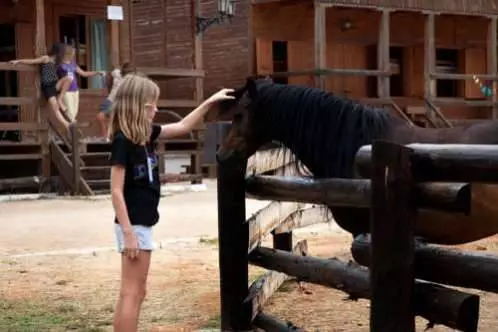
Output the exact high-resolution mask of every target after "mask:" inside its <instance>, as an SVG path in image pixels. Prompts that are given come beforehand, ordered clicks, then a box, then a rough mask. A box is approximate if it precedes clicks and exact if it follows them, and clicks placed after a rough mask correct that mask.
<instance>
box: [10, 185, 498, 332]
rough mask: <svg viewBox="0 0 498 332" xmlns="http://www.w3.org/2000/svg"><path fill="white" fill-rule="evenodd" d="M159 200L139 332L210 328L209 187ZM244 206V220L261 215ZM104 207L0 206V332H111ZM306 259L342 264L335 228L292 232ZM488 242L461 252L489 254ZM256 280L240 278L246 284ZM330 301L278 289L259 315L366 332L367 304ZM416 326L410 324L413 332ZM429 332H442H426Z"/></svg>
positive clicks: (491, 327) (316, 290) (340, 297)
mask: <svg viewBox="0 0 498 332" xmlns="http://www.w3.org/2000/svg"><path fill="white" fill-rule="evenodd" d="M206 183H207V190H206V191H203V192H191V193H183V194H176V195H172V196H167V197H164V198H163V199H162V203H161V205H160V213H161V217H162V218H161V221H160V222H159V224H158V225H157V226H156V227H155V230H154V232H155V238H156V240H157V245H158V250H157V251H156V252H155V253H154V255H153V262H152V267H151V272H150V280H149V290H148V297H147V300H146V302H145V304H144V310H143V315H142V319H141V330H140V331H194V330H198V329H209V328H216V327H217V326H219V298H218V266H217V261H218V250H217V241H216V237H217V211H216V209H217V206H216V184H215V182H213V181H206ZM266 203H267V202H264V201H254V200H247V215H248V216H250V215H251V214H252V213H254V212H255V211H257V210H258V209H259V208H261V207H263V206H265V205H266ZM112 218H113V212H112V208H111V202H110V201H109V200H108V199H102V200H75V199H48V200H36V201H18V202H9V203H0V220H1V226H0V227H1V228H0V230H1V231H0V271H1V273H0V331H12V332H14V331H86V332H89V331H93V332H96V331H111V324H112V312H113V306H114V303H115V299H116V296H117V291H118V280H119V256H118V254H117V253H116V252H115V250H114V233H113V224H112ZM296 238H297V239H300V238H306V239H308V246H309V250H310V254H312V255H316V256H322V257H332V256H339V257H342V258H344V259H349V258H350V257H349V246H350V242H351V238H350V236H349V235H348V234H346V233H344V232H342V231H341V230H340V229H338V228H337V226H335V225H325V224H322V225H319V226H314V227H311V228H307V229H303V230H301V231H299V232H296ZM495 242H496V239H495V238H492V239H487V240H486V241H480V242H479V243H473V244H469V245H467V246H466V247H467V248H469V249H476V248H479V249H480V250H487V251H489V252H498V249H497V246H496V245H494V243H495ZM262 272H263V271H262V270H261V269H258V268H254V267H251V268H250V277H251V278H252V279H255V278H256V277H257V276H259V275H260V274H261V273H262ZM470 292H473V293H478V294H480V295H481V318H480V324H479V326H480V328H479V331H484V332H494V331H496V326H497V323H498V312H496V311H493V309H494V308H495V307H496V306H497V304H498V296H496V295H490V294H487V293H484V292H478V291H473V290H472V291H470ZM345 299H346V295H345V294H344V293H342V292H340V291H335V290H331V289H327V288H324V287H320V286H315V285H310V284H304V289H303V288H301V287H298V286H297V284H296V283H295V282H290V283H288V284H286V285H285V286H284V287H283V288H282V290H281V291H279V292H278V293H277V294H276V295H275V297H273V298H272V299H271V300H270V303H269V305H268V306H267V308H266V309H265V311H266V312H268V313H271V314H274V315H275V316H277V317H279V318H281V319H284V320H290V321H292V322H293V323H294V324H295V325H297V326H300V327H303V328H304V329H305V330H306V331H351V332H353V331H354V332H356V331H358V332H361V331H368V330H369V328H368V310H369V302H368V301H358V302H352V301H345ZM425 324H426V321H424V320H423V319H418V320H417V331H423V330H424V329H425ZM434 331H451V330H450V329H447V328H444V327H436V328H435V329H434Z"/></svg>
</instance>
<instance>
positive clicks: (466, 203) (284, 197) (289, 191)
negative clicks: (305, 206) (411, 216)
mask: <svg viewBox="0 0 498 332" xmlns="http://www.w3.org/2000/svg"><path fill="white" fill-rule="evenodd" d="M495 151H496V149H495ZM369 153H370V151H369V150H366V149H364V148H361V149H360V152H359V153H358V156H357V166H358V169H359V171H360V172H364V169H363V168H364V167H371V166H372V162H371V160H370V159H367V158H370V154H369ZM488 153H489V152H488ZM365 164H366V165H365ZM360 174H361V173H360ZM245 189H246V197H250V198H256V199H261V200H277V201H280V202H303V203H310V204H323V205H326V206H339V207H357V208H367V207H371V206H372V205H371V204H372V202H371V192H372V185H371V181H370V180H369V179H337V178H335V179H334V178H331V179H316V180H312V179H306V178H303V177H278V176H265V175H256V176H250V177H248V178H247V179H246V185H245ZM413 194H414V197H413V199H414V202H413V203H414V204H416V206H417V207H424V208H430V209H438V210H443V211H452V212H460V213H464V214H469V212H470V200H471V195H470V194H471V190H470V185H468V184H467V183H434V182H428V183H419V184H416V185H415V190H413ZM324 217H325V215H324ZM324 219H325V218H324Z"/></svg>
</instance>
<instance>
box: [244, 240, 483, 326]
mask: <svg viewBox="0 0 498 332" xmlns="http://www.w3.org/2000/svg"><path fill="white" fill-rule="evenodd" d="M249 262H250V263H251V264H254V265H256V266H259V267H263V268H265V269H269V270H274V271H278V272H281V273H285V274H287V275H289V276H293V277H296V278H297V279H298V280H300V281H305V282H310V283H314V284H318V285H322V286H326V287H332V288H334V289H337V290H340V291H343V292H345V293H347V294H349V296H350V298H351V299H353V300H357V299H371V298H372V289H371V283H370V281H369V272H368V269H366V268H362V267H360V266H359V265H358V264H355V263H353V262H348V263H347V262H343V261H341V260H339V259H337V258H331V259H323V258H317V257H310V256H299V255H296V254H292V253H288V252H285V251H283V250H277V249H272V248H265V247H259V248H257V249H255V250H254V251H253V252H252V253H251V254H250V255H249ZM386 282H391V280H386ZM393 305H395V303H394V304H393ZM413 310H414V312H415V313H416V314H417V315H420V316H421V317H424V318H426V319H427V320H429V321H430V322H431V323H435V324H443V325H445V326H448V327H450V328H454V329H458V330H461V331H477V323H478V317H479V315H478V313H479V296H477V295H473V294H467V293H464V292H460V291H457V290H454V289H451V288H446V287H443V286H439V285H435V284H431V283H427V282H422V281H416V282H415V286H414V296H413ZM386 331H387V329H386Z"/></svg>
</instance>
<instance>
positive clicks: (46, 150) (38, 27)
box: [35, 0, 51, 179]
mask: <svg viewBox="0 0 498 332" xmlns="http://www.w3.org/2000/svg"><path fill="white" fill-rule="evenodd" d="M35 20H36V22H35V31H36V32H35V56H36V57H39V56H42V55H44V54H47V39H46V36H45V1H44V0H35ZM35 91H36V100H37V103H36V106H35V107H36V108H37V110H36V113H38V115H37V117H38V119H39V121H40V123H42V124H44V125H46V126H48V125H49V119H48V114H47V112H46V110H45V109H44V108H45V107H47V105H46V103H45V102H43V103H44V107H42V97H41V91H40V72H39V71H38V70H37V71H36V72H35ZM39 137H40V146H41V153H42V155H43V157H42V162H41V173H42V177H44V178H46V179H48V178H50V173H51V171H50V170H51V156H50V147H49V130H44V131H43V132H40V136H39Z"/></svg>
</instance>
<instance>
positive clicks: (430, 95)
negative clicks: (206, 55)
mask: <svg viewBox="0 0 498 332" xmlns="http://www.w3.org/2000/svg"><path fill="white" fill-rule="evenodd" d="M360 2H361V3H358V2H357V1H355V4H351V3H352V1H333V2H332V1H326V0H320V1H318V0H317V1H314V2H306V3H303V2H295V1H271V0H270V1H259V0H253V1H252V4H253V5H252V18H251V21H252V34H253V38H254V44H255V47H254V54H253V55H252V56H253V58H254V59H255V60H254V63H255V69H254V72H256V73H257V74H260V75H270V76H272V77H273V78H274V79H276V80H278V81H281V82H283V83H291V84H301V85H307V86H316V87H320V88H324V89H326V90H329V91H332V92H334V93H336V94H339V95H344V96H346V97H348V98H351V99H356V100H359V101H362V102H364V103H367V104H372V105H375V106H384V107H386V109H388V110H390V111H392V112H393V113H394V114H397V115H399V116H400V117H402V118H405V119H406V120H407V121H408V122H415V123H417V124H419V125H423V126H436V127H441V126H443V127H447V126H452V125H454V124H456V123H462V122H468V121H480V120H487V119H496V118H497V116H498V103H497V100H496V95H493V96H492V97H486V96H484V95H483V94H482V93H481V91H480V90H479V87H478V86H477V85H476V84H475V83H474V82H473V80H472V76H473V75H477V76H479V77H480V78H481V80H482V81H486V80H489V81H492V82H495V83H492V84H493V87H494V88H496V80H498V75H497V63H498V61H497V44H496V42H497V35H496V34H497V18H496V17H497V15H498V12H496V11H494V12H493V11H492V10H490V11H489V12H488V14H486V15H485V14H484V13H483V10H482V9H480V10H481V11H479V12H477V11H476V10H477V9H475V8H473V7H472V6H470V7H469V6H465V3H464V2H465V1H460V2H458V4H460V3H463V5H462V6H460V7H461V8H460V7H459V6H456V5H455V4H456V2H455V4H454V5H455V6H453V7H451V8H442V7H441V8H440V7H438V8H419V7H416V8H410V6H409V5H410V4H411V2H409V1H407V2H406V3H404V4H402V3H400V4H399V8H396V7H392V6H391V7H389V6H387V5H383V1H377V2H378V5H373V3H374V2H372V1H360ZM363 2H365V4H362V3H363ZM377 2H376V3H377ZM440 5H441V4H440ZM436 9H437V11H436ZM464 9H466V10H467V11H465V10H464ZM474 9H475V10H474ZM290 17H292V18H293V19H292V20H290V19H289V18H290Z"/></svg>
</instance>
